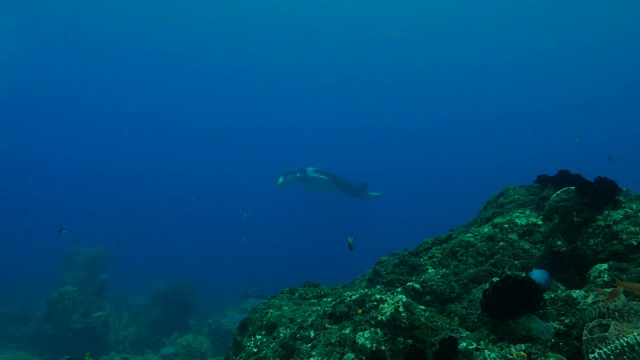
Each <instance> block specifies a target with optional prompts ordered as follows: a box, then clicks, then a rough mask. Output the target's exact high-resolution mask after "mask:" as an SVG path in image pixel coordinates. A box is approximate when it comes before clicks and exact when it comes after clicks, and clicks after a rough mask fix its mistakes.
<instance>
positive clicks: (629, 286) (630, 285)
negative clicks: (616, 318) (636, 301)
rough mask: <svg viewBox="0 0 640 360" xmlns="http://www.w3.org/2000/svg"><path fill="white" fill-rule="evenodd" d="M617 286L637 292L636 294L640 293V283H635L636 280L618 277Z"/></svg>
mask: <svg viewBox="0 0 640 360" xmlns="http://www.w3.org/2000/svg"><path fill="white" fill-rule="evenodd" d="M616 286H618V287H621V288H623V289H625V290H627V291H631V292H632V293H634V294H636V295H640V284H638V283H634V282H629V281H622V280H620V279H618V278H616Z"/></svg>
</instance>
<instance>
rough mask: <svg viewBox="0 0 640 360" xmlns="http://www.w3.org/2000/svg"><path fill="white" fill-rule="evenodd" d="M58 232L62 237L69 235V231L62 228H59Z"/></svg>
mask: <svg viewBox="0 0 640 360" xmlns="http://www.w3.org/2000/svg"><path fill="white" fill-rule="evenodd" d="M58 232H59V233H60V234H61V235H64V234H66V233H67V229H65V228H63V227H62V226H61V227H59V228H58Z"/></svg>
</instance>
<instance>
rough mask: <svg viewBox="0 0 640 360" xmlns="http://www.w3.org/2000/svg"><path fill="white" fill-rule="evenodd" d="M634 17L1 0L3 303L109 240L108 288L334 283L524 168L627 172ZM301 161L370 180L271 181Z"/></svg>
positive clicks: (436, 230)
mask: <svg viewBox="0 0 640 360" xmlns="http://www.w3.org/2000/svg"><path fill="white" fill-rule="evenodd" d="M132 3H133V5H132ZM638 19H640V3H636V2H633V1H616V0H614V1H608V2H606V3H604V2H600V1H568V2H561V4H558V2H557V1H531V0H525V1H485V2H481V1H468V0H464V1H458V2H452V1H441V0H436V1H416V0H408V1H404V2H391V1H366V2H365V1H293V0H289V1H258V0H256V1H245V0H239V1H203V0H200V1H189V2H184V1H155V0H154V1H151V0H148V1H135V2H125V1H115V2H113V1H100V2H99V1H77V0H72V1H65V2H47V1H11V2H10V1H3V2H2V3H1V4H0V30H1V31H0V49H1V51H0V165H1V166H2V172H1V173H0V174H1V176H0V286H1V287H2V292H1V294H2V298H1V299H0V303H5V302H8V303H13V302H24V303H30V304H34V306H35V305H37V304H39V303H42V301H43V299H44V297H45V296H46V295H47V294H48V293H50V292H51V291H52V290H53V289H55V288H56V287H57V286H59V281H60V275H61V266H62V262H63V259H64V256H65V255H66V254H67V253H68V252H69V251H70V250H71V249H72V248H74V247H76V246H105V247H106V248H107V249H108V250H109V251H110V252H111V254H112V255H113V261H112V263H111V265H110V266H109V268H108V269H105V272H106V273H108V274H109V275H110V283H109V287H110V291H111V292H112V293H113V294H122V295H128V294H138V293H145V292H148V291H150V289H152V288H153V286H154V284H157V283H159V282H171V281H173V280H177V279H184V280H187V281H189V282H191V283H192V284H193V285H194V286H195V287H196V288H197V289H198V290H199V291H200V293H201V295H202V297H203V299H205V301H204V302H203V303H204V304H205V305H207V304H208V305H210V306H215V304H218V303H220V304H222V303H224V302H225V301H233V299H236V298H238V297H239V296H241V294H242V293H244V292H246V291H248V290H251V289H259V290H263V291H266V292H267V293H269V292H274V291H278V290H279V289H282V288H284V287H287V286H296V285H299V284H301V283H302V282H303V281H306V280H313V281H318V282H321V283H324V284H335V283H343V282H349V281H352V280H353V279H355V278H356V277H357V276H358V275H360V274H362V273H363V272H365V271H367V270H368V269H369V268H371V267H372V265H373V264H374V263H375V261H376V260H377V259H378V258H380V257H381V256H384V255H385V254H387V253H389V252H391V251H399V250H402V249H404V248H412V247H414V246H416V245H417V244H419V243H420V242H421V241H422V240H423V239H425V238H427V237H430V236H434V235H438V234H442V233H445V232H447V231H448V230H449V229H450V228H452V227H455V226H458V225H462V224H465V223H466V222H468V221H469V220H471V219H472V218H473V216H475V215H476V214H477V212H478V211H479V209H480V208H481V206H482V205H483V203H484V202H485V201H486V200H487V199H488V198H489V197H490V196H492V195H493V194H495V193H497V192H498V191H499V190H500V189H501V188H502V187H504V186H507V185H521V184H528V183H531V182H532V181H533V180H534V179H535V177H536V176H537V175H538V174H540V173H550V174H551V173H555V172H556V171H557V170H559V169H569V170H571V171H574V172H579V173H582V174H583V175H585V176H586V177H587V178H593V177H595V176H597V175H602V176H608V177H612V178H614V179H616V180H617V181H618V182H619V183H620V185H621V186H623V187H627V188H630V189H631V190H632V191H633V190H638V189H639V188H640V167H638V164H639V163H640V141H638V139H639V138H638V136H639V134H640V121H639V119H640V101H639V100H640V67H639V66H638V65H639V64H640V46H639V45H640V22H639V21H638ZM302 166H317V167H321V168H324V169H327V170H331V171H333V172H335V173H336V174H338V175H340V176H342V177H344V178H347V179H349V180H352V181H354V182H355V183H359V182H367V183H368V184H369V189H370V190H371V191H380V192H383V193H384V194H383V196H382V197H381V198H379V199H375V200H359V199H355V198H350V197H347V196H345V195H343V194H339V193H322V192H320V193H315V192H304V191H302V190H301V189H295V188H291V189H284V190H278V189H275V188H274V181H275V180H276V178H277V176H278V175H279V174H280V173H281V172H284V171H288V170H293V169H296V168H299V167H302ZM60 227H63V228H64V229H65V230H66V233H64V234H60V233H59V231H58V229H59V228H60ZM348 236H355V237H356V239H357V240H356V243H355V244H356V250H355V251H353V252H352V251H349V250H348V249H347V238H348Z"/></svg>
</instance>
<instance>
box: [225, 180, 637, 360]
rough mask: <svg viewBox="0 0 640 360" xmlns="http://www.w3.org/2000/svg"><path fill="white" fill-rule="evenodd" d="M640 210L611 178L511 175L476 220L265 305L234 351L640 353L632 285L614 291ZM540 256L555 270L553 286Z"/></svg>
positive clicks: (628, 264)
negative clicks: (516, 178) (342, 280)
mask: <svg viewBox="0 0 640 360" xmlns="http://www.w3.org/2000/svg"><path fill="white" fill-rule="evenodd" d="M639 209H640V198H639V197H638V196H631V195H630V194H629V193H628V192H627V191H625V190H623V189H620V188H619V187H618V185H617V184H616V183H615V182H614V181H613V180H610V179H605V178H596V180H595V181H593V182H591V181H588V180H586V179H584V178H583V177H581V176H580V175H577V174H571V173H570V172H568V171H561V172H559V173H558V175H555V176H551V177H550V176H541V177H539V178H538V180H536V183H534V184H532V185H526V186H517V187H507V188H505V189H504V190H503V191H501V192H500V193H499V194H497V195H496V196H494V197H493V198H491V199H490V200H489V201H488V202H487V203H486V204H485V206H484V207H483V209H482V210H481V212H480V214H479V215H478V216H477V217H476V218H475V219H473V220H472V221H471V222H470V223H469V224H467V225H465V226H461V227H459V228H456V229H453V230H451V231H450V232H449V233H447V234H444V235H441V236H437V237H434V238H432V239H427V240H425V241H424V242H423V243H422V244H420V245H419V246H418V247H417V248H416V249H413V250H405V251H402V252H398V253H393V254H390V255H388V256H386V257H383V258H381V259H380V260H379V261H378V262H377V263H376V265H375V266H374V267H373V269H371V270H370V271H369V272H367V273H366V274H364V275H363V276H361V277H360V278H358V279H356V280H355V281H354V282H353V283H351V284H349V285H339V286H332V287H325V286H321V285H319V284H315V283H305V284H303V285H302V286H300V287H297V288H288V289H285V290H283V291H282V292H280V293H279V294H277V295H275V296H273V297H272V298H270V299H269V301H267V302H265V303H263V304H261V305H258V306H257V307H256V308H255V309H254V310H253V311H252V312H251V313H250V314H249V316H248V317H247V318H245V319H244V320H242V321H241V322H240V323H239V325H238V327H237V329H236V333H235V337H234V341H233V344H232V347H231V350H230V352H229V354H228V355H227V359H229V360H231V359H238V360H242V359H460V360H467V359H469V360H470V359H507V358H512V359H513V358H523V359H524V358H531V359H584V358H585V357H586V358H588V359H614V358H616V359H621V358H625V357H624V356H627V358H631V357H628V356H632V357H633V356H637V352H633V351H637V348H638V339H639V337H640V336H639V335H638V333H639V331H640V321H639V320H638V318H637V317H636V315H637V311H636V308H637V306H638V299H637V295H633V294H631V295H629V296H632V297H633V298H629V300H627V299H626V298H623V297H621V296H618V298H616V299H615V302H614V301H611V300H610V298H611V297H613V296H612V295H610V294H611V292H610V291H616V292H619V291H620V289H619V288H615V289H613V290H608V289H609V288H611V287H615V286H616V282H615V278H616V277H618V278H621V279H626V280H628V281H634V280H635V281H640V270H638V269H640V256H639V255H640V247H639V246H638V244H639V243H640V212H639V211H638V210H639ZM534 268H543V269H546V270H548V271H549V272H550V273H551V275H552V277H553V279H554V281H553V283H552V284H551V286H550V288H549V289H548V291H546V292H544V291H543V290H546V289H541V287H540V285H539V284H538V283H536V282H535V281H534V280H533V279H531V278H530V277H528V276H526V274H527V273H529V272H530V271H531V270H533V269H534ZM505 279H506V280H505ZM545 287H546V286H545ZM600 288H602V289H605V290H601V289H600ZM613 294H615V293H613ZM483 298H484V300H483ZM623 301H626V303H624V306H620V305H619V304H621V302H623ZM483 304H484V305H483ZM543 305H544V306H543ZM618 306H620V307H619V308H618ZM501 310H503V311H504V313H501ZM583 339H584V341H583ZM454 340H455V341H454ZM454 349H455V350H454ZM583 349H584V354H583ZM636 358H637V357H636Z"/></svg>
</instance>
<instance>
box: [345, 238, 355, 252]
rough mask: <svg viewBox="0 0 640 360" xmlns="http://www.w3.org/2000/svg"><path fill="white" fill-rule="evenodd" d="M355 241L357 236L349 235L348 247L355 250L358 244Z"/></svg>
mask: <svg viewBox="0 0 640 360" xmlns="http://www.w3.org/2000/svg"><path fill="white" fill-rule="evenodd" d="M355 241H356V238H355V236H349V237H348V238H347V247H348V248H349V250H351V251H354V250H355V249H356V245H355V244H354V242H355Z"/></svg>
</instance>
